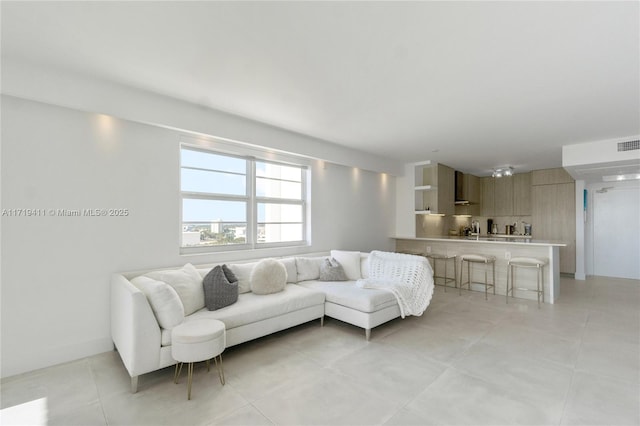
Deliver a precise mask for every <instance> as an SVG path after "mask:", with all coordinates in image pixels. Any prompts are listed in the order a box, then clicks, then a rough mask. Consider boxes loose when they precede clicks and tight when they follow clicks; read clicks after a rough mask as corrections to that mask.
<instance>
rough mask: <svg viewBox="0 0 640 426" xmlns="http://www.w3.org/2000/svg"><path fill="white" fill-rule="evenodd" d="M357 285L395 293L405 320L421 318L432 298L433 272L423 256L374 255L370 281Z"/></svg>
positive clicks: (366, 279) (388, 253)
mask: <svg viewBox="0 0 640 426" xmlns="http://www.w3.org/2000/svg"><path fill="white" fill-rule="evenodd" d="M356 285H357V286H358V287H361V288H377V289H381V290H387V291H390V292H392V293H393V294H394V295H395V296H396V299H398V305H399V306H400V315H401V316H402V318H404V317H405V316H407V315H416V316H420V315H422V313H423V312H424V311H425V310H426V309H427V306H429V303H430V302H431V297H432V296H433V272H432V271H431V265H429V261H427V259H426V258H424V257H422V256H414V255H410V254H400V253H390V252H384V251H372V252H371V253H370V254H369V278H364V279H360V280H358V281H357V282H356Z"/></svg>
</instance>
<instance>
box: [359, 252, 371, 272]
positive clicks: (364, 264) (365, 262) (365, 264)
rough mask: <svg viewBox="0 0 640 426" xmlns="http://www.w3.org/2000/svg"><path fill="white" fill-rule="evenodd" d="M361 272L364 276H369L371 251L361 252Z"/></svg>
mask: <svg viewBox="0 0 640 426" xmlns="http://www.w3.org/2000/svg"><path fill="white" fill-rule="evenodd" d="M360 274H361V275H362V278H369V253H360Z"/></svg>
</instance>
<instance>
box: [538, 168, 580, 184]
mask: <svg viewBox="0 0 640 426" xmlns="http://www.w3.org/2000/svg"><path fill="white" fill-rule="evenodd" d="M574 182H575V181H574V180H573V178H572V177H571V175H570V174H569V173H567V171H566V170H565V169H563V168H561V167H559V168H556V169H544V170H534V171H532V172H531V185H553V184H558V183H574Z"/></svg>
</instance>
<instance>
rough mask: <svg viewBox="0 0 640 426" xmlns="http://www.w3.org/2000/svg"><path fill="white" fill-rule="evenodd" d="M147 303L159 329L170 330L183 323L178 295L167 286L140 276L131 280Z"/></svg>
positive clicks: (182, 311)
mask: <svg viewBox="0 0 640 426" xmlns="http://www.w3.org/2000/svg"><path fill="white" fill-rule="evenodd" d="M131 284H133V285H134V286H136V287H137V288H138V289H139V290H140V291H141V292H143V293H144V295H145V296H146V297H147V300H148V301H149V305H151V310H152V311H153V313H154V315H155V316H156V320H157V321H158V324H159V325H160V327H162V328H165V329H167V330H170V329H172V328H173V327H175V326H176V325H179V324H181V323H182V321H184V308H183V306H182V302H181V301H180V297H178V293H177V292H176V291H175V290H174V288H173V287H171V286H170V285H169V284H167V283H165V282H162V281H157V280H154V279H153V278H149V277H145V276H144V275H141V276H139V277H135V278H133V279H132V280H131Z"/></svg>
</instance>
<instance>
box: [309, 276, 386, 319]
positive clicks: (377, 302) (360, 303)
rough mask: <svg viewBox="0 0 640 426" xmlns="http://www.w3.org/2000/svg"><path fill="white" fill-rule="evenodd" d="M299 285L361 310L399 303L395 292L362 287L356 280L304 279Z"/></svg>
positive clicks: (372, 309) (327, 298)
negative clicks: (358, 285) (357, 284)
mask: <svg viewBox="0 0 640 426" xmlns="http://www.w3.org/2000/svg"><path fill="white" fill-rule="evenodd" d="M298 285H299V286H302V287H305V288H308V289H312V290H318V291H321V292H323V293H324V294H325V296H326V300H327V302H331V303H335V304H337V305H342V306H345V307H347V308H351V309H355V310H357V311H360V312H366V313H370V312H376V311H379V310H381V309H384V308H388V307H390V306H394V305H397V304H398V301H397V300H396V297H395V296H394V295H393V293H391V292H389V291H385V290H378V289H369V288H366V289H365V288H360V287H357V286H356V281H338V282H335V281H317V280H312V281H303V282H300V283H298Z"/></svg>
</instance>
